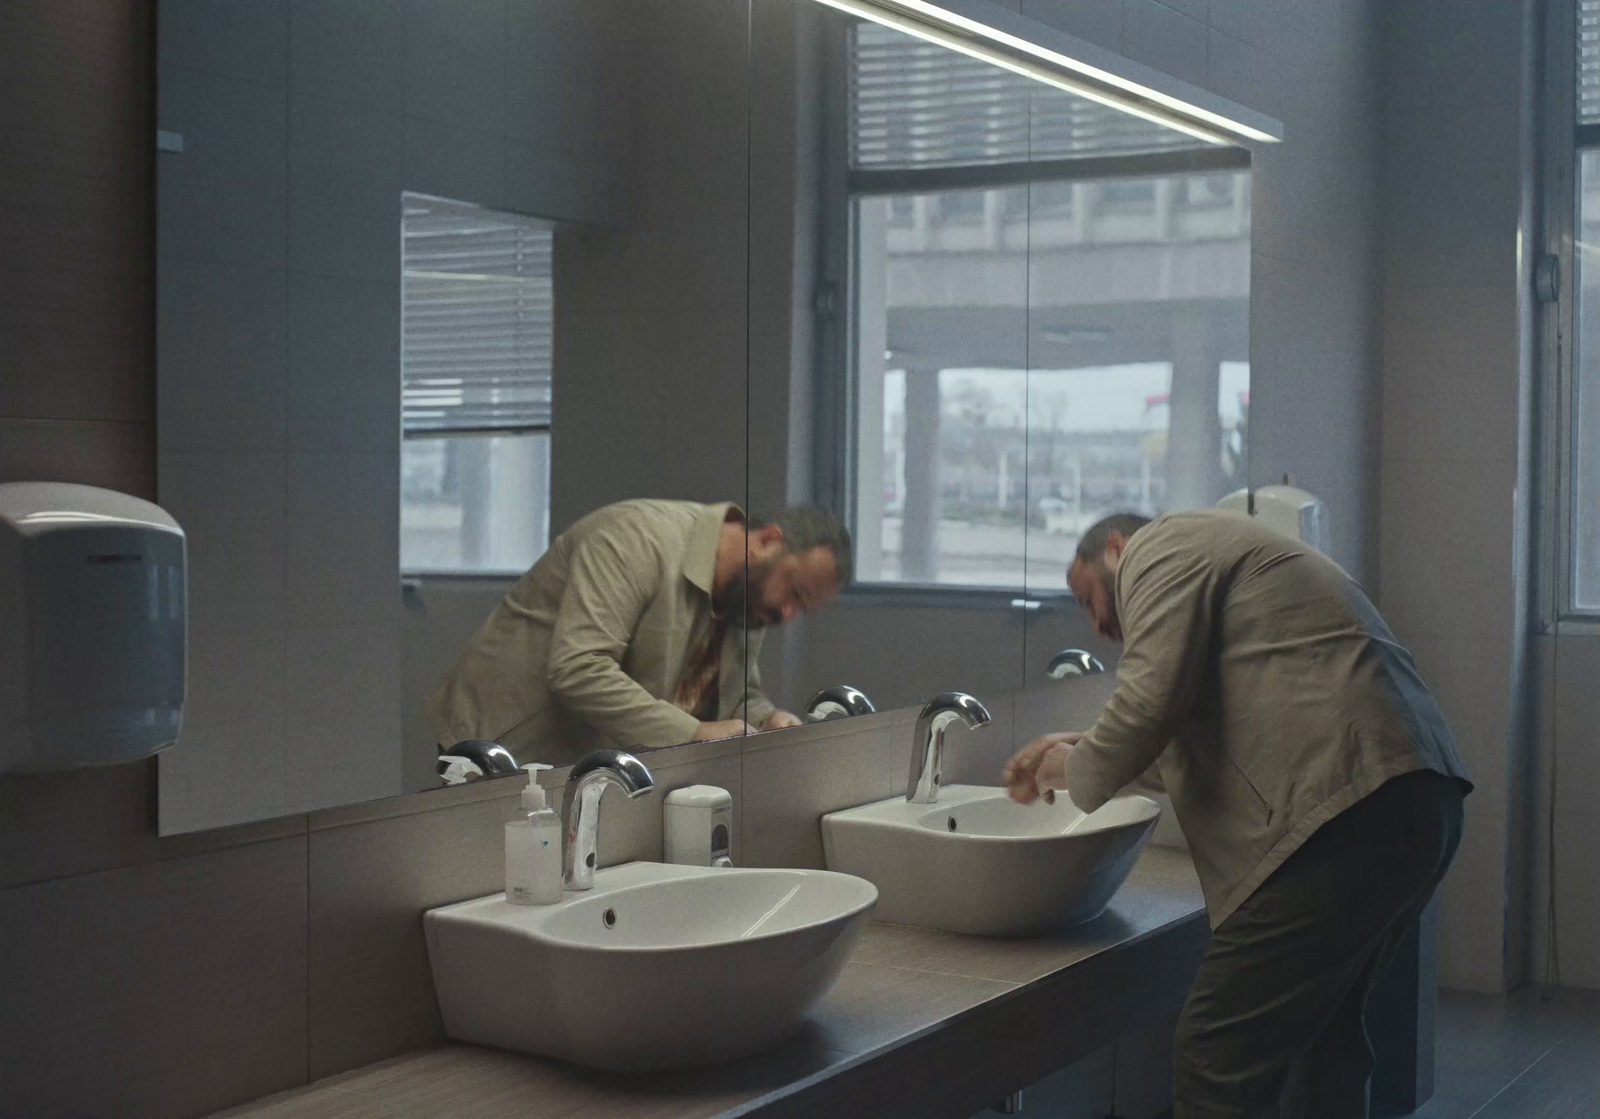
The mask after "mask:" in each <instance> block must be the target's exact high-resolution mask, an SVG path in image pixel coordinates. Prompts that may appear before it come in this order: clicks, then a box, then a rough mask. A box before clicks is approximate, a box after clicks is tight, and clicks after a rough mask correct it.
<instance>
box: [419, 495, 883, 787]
mask: <svg viewBox="0 0 1600 1119" xmlns="http://www.w3.org/2000/svg"><path fill="white" fill-rule="evenodd" d="M850 559H851V551H850V535H849V533H848V532H847V531H846V530H845V528H844V526H843V525H841V524H840V523H839V521H838V519H837V518H836V517H834V516H833V514H831V513H829V512H827V511H826V510H823V509H819V508H817V507H815V506H795V507H791V508H788V509H785V510H783V511H782V512H780V513H779V514H777V515H776V516H775V517H773V518H772V519H771V520H768V521H760V520H755V519H750V520H749V521H748V523H747V520H746V517H745V514H744V513H743V511H742V510H740V509H739V508H738V506H736V505H734V504H732V503H729V502H723V503H721V504H717V505H702V504H699V503H696V502H688V501H645V500H640V501H623V502H619V503H617V504H615V505H608V506H606V507H605V508H603V509H599V510H597V511H595V512H593V513H590V514H589V515H588V516H586V517H584V518H583V519H582V520H580V521H579V522H578V523H577V524H575V525H573V526H572V527H571V528H569V529H568V530H567V531H566V532H564V533H562V534H561V535H560V536H559V537H558V538H557V539H556V540H555V541H554V542H553V543H552V544H551V546H550V549H549V551H547V552H546V553H545V554H544V555H543V556H542V557H541V558H540V559H539V562H538V563H536V564H534V565H533V567H532V568H531V569H530V570H529V571H528V572H527V574H525V575H523V576H522V578H520V579H518V580H517V582H516V585H515V586H513V587H512V588H511V590H510V591H509V592H508V593H507V594H506V596H505V597H504V598H503V599H501V601H500V603H499V605H498V606H496V607H495V608H494V611H493V613H491V614H490V615H489V618H488V620H487V621H485V622H484V623H483V625H482V626H480V627H479V628H478V631H477V632H476V633H475V634H473V635H472V637H471V638H470V639H469V640H468V641H467V643H466V645H465V647H464V648H463V649H462V652H461V657H460V659H459V660H458V661H457V663H456V665H455V667H454V668H453V669H451V670H450V672H449V673H447V674H446V676H445V678H444V681H443V683H441V684H440V685H439V688H438V690H437V691H436V692H435V693H434V695H433V698H432V700H431V701H430V703H429V715H430V717H431V719H432V722H433V726H434V730H435V733H436V734H437V735H438V740H439V745H440V747H441V748H442V749H448V748H449V747H450V746H452V745H454V744H455V743H457V742H459V741H461V740H463V739H468V738H487V739H490V740H492V741H495V742H498V743H500V744H501V745H503V746H505V747H506V748H507V749H508V750H510V751H511V752H512V753H513V754H515V755H516V757H517V759H518V761H520V762H524V763H526V762H529V761H546V762H551V763H553V764H556V765H564V764H566V763H568V762H571V761H575V760H576V759H577V758H578V757H580V756H581V755H582V754H583V753H585V752H587V751H588V750H590V749H593V748H595V747H596V746H601V745H607V744H610V745H616V746H621V747H624V748H631V747H641V746H642V747H646V748H649V747H658V746H672V745H677V744H679V743H683V742H698V741H703V740H706V739H712V738H723V737H727V736H730V735H736V734H743V733H747V732H751V731H756V730H776V729H778V728H780V727H789V726H797V725H799V722H800V720H799V719H798V718H797V717H796V716H794V715H793V714H791V713H790V712H788V711H784V710H781V709H779V708H778V707H776V706H775V705H774V704H773V703H772V701H771V700H769V699H768V698H767V697H766V695H764V694H763V693H762V690H761V677H760V672H759V670H758V668H757V666H756V656H757V654H758V653H759V651H760V646H761V639H762V634H763V631H764V630H765V629H767V628H768V627H770V626H775V625H779V624H781V623H783V622H787V621H790V620H791V619H793V618H795V617H797V616H798V615H800V614H803V613H806V612H808V611H811V610H817V609H820V608H821V607H823V606H825V605H827V603H828V602H829V601H830V600H831V599H832V598H833V596H834V595H835V594H836V593H837V592H838V590H839V588H840V587H841V586H843V585H845V584H846V583H847V582H848V581H849V577H850Z"/></svg>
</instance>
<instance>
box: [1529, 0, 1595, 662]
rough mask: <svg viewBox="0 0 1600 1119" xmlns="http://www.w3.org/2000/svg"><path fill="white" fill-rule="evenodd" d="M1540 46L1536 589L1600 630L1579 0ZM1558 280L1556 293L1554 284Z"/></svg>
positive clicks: (1555, 13) (1541, 609) (1555, 8)
mask: <svg viewBox="0 0 1600 1119" xmlns="http://www.w3.org/2000/svg"><path fill="white" fill-rule="evenodd" d="M1544 7H1545V11H1544V16H1545V18H1544V24H1543V34H1542V36H1541V40H1540V44H1539V46H1540V53H1541V54H1542V55H1543V57H1542V59H1541V60H1540V61H1542V62H1543V63H1544V66H1543V70H1544V74H1545V78H1544V88H1543V90H1542V91H1541V93H1542V101H1543V113H1542V117H1543V121H1542V125H1541V127H1540V129H1539V147H1540V149H1541V151H1540V152H1539V154H1538V156H1537V158H1536V164H1537V168H1536V169H1537V173H1538V174H1539V175H1540V176H1542V178H1543V182H1542V184H1541V186H1540V189H1539V190H1538V191H1537V197H1538V199H1539V205H1540V207H1541V209H1542V211H1543V212H1542V213H1541V214H1539V215H1538V226H1537V228H1539V229H1540V238H1541V254H1540V256H1539V258H1538V259H1536V260H1535V261H1534V262H1533V265H1532V267H1533V276H1532V277H1531V282H1532V284H1533V288H1534V293H1533V294H1534V298H1535V299H1537V300H1538V304H1537V315H1538V318H1537V337H1536V343H1535V344H1536V352H1537V355H1538V366H1537V369H1536V377H1535V391H1536V393H1537V402H1536V406H1535V412H1534V416H1533V425H1534V434H1535V446H1534V453H1535V465H1534V470H1535V479H1536V484H1537V491H1536V498H1535V500H1536V507H1535V511H1534V526H1533V527H1534V540H1535V548H1534V552H1533V570H1534V596H1535V604H1536V609H1537V623H1538V627H1539V629H1540V631H1541V632H1546V633H1548V632H1551V631H1552V630H1553V629H1555V628H1556V627H1557V626H1561V627H1564V628H1567V629H1569V630H1570V628H1571V627H1572V626H1574V625H1576V626H1578V627H1581V628H1583V629H1585V630H1589V629H1592V630H1593V631H1594V632H1595V633H1600V607H1591V608H1587V609H1585V608H1581V607H1579V606H1578V603H1577V586H1576V584H1577V578H1576V574H1577V573H1576V565H1577V551H1576V532H1575V522H1576V519H1577V506H1576V499H1577V495H1576V492H1575V490H1576V472H1577V461H1576V457H1575V456H1576V449H1577V435H1578V422H1579V416H1578V413H1577V408H1576V402H1577V396H1578V392H1579V388H1580V386H1579V384H1578V377H1579V369H1578V362H1577V360H1576V359H1577V352H1576V351H1577V338H1578V329H1577V328H1578V318H1579V313H1580V308H1579V302H1580V299H1579V295H1580V293H1579V288H1578V284H1577V278H1578V268H1577V258H1576V242H1577V224H1578V205H1579V201H1580V199H1579V192H1578V174H1579V170H1580V163H1581V158H1582V155H1583V153H1584V152H1585V151H1597V152H1600V123H1596V124H1587V125H1586V124H1581V123H1579V120H1578V104H1577V92H1578V91H1577V74H1578V0H1555V2H1553V3H1549V4H1546V5H1545V6H1544ZM1552 284H1553V285H1554V291H1552V290H1551V285H1552Z"/></svg>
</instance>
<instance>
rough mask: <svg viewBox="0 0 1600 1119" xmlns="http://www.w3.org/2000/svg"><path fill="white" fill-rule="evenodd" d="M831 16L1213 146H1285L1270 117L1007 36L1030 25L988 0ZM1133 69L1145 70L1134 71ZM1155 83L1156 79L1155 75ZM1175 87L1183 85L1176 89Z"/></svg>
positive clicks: (902, 3)
mask: <svg viewBox="0 0 1600 1119" xmlns="http://www.w3.org/2000/svg"><path fill="white" fill-rule="evenodd" d="M817 2H818V3H821V4H826V5H827V6H828V7H830V8H837V9H839V10H840V11H842V12H848V13H849V14H850V15H853V16H857V17H859V18H861V19H868V20H872V21H873V22H874V23H881V24H883V25H884V26H885V27H892V28H894V29H895V30H896V31H902V32H904V33H905V34H907V35H915V36H916V37H917V38H919V39H926V40H927V41H928V42H931V43H938V44H939V45H940V46H942V47H948V48H949V49H951V50H954V51H960V52H961V53H962V54H965V55H970V56H971V57H973V58H977V59H981V60H982V61H984V62H988V63H990V64H992V65H995V66H999V67H1002V68H1004V69H1006V70H1010V71H1012V72H1013V73H1017V74H1021V75H1023V76H1024V77H1027V78H1032V79H1034V80H1035V81H1040V82H1044V83H1045V84H1046V85H1051V86H1055V87H1056V88H1057V89H1063V90H1066V91H1067V92H1068V93H1072V94H1076V95H1077V96H1079V97H1085V98H1088V99H1089V100H1090V101H1097V102H1099V103H1100V104H1102V105H1109V106H1110V107H1112V108H1114V109H1120V110H1122V111H1123V112H1125V113H1132V114H1133V115H1134V116H1136V117H1142V118H1143V119H1145V120H1148V121H1152V122H1154V123H1156V124H1161V125H1165V126H1166V127H1168V128H1174V129H1177V130H1178V131H1179V132H1182V133H1184V134H1186V135H1189V136H1193V137H1194V138H1195V139H1197V140H1203V141H1205V142H1206V143H1208V144H1229V145H1238V144H1240V143H1242V142H1244V141H1246V140H1253V141H1256V142H1258V143H1277V142H1278V141H1280V140H1282V139H1283V126H1282V125H1281V124H1279V123H1278V122H1277V121H1275V120H1272V119H1271V118H1270V117H1265V116H1262V115H1261V114H1259V113H1255V112H1252V111H1251V110H1249V109H1244V108H1242V107H1241V106H1236V105H1232V104H1231V103H1229V102H1225V101H1223V100H1222V99H1221V98H1218V97H1214V96H1212V95H1210V94H1206V93H1205V92H1204V91H1203V90H1198V89H1197V90H1195V91H1194V92H1195V93H1196V94H1200V95H1202V97H1203V99H1204V100H1206V101H1209V102H1212V103H1213V104H1214V105H1215V106H1216V107H1215V108H1208V107H1206V106H1205V105H1202V104H1198V103H1197V102H1198V101H1199V100H1200V99H1201V98H1198V97H1197V98H1194V99H1186V98H1185V97H1181V96H1177V95H1175V94H1172V93H1168V92H1166V91H1164V90H1161V89H1157V88H1156V87H1155V86H1154V85H1152V84H1149V83H1148V82H1145V81H1139V80H1136V79H1134V78H1132V77H1129V76H1127V75H1125V74H1119V73H1116V72H1114V71H1113V70H1110V69H1107V68H1106V66H1104V65H1095V64H1093V63H1091V62H1088V61H1085V59H1084V58H1077V57H1074V56H1073V55H1070V54H1064V53H1062V52H1061V51H1059V50H1052V49H1051V48H1050V47H1048V46H1044V45H1042V44H1041V43H1040V42H1035V41H1034V40H1033V39H1030V38H1025V37H1023V36H1022V35H1019V34H1014V33H1013V32H1011V31H1007V30H1005V26H1004V25H1005V24H1011V25H1012V26H1014V27H1020V26H1021V25H1022V24H1023V23H1027V24H1032V23H1033V21H1031V20H1027V19H1026V17H1022V16H1018V15H1017V14H1016V13H1015V12H1012V11H1010V10H1009V9H1006V8H1001V7H999V6H998V5H995V4H991V3H987V2H985V0H946V2H945V3H943V4H932V3H928V2H927V0H817ZM1035 26H1037V27H1038V29H1039V31H1040V32H1042V34H1040V35H1038V38H1039V39H1043V40H1047V41H1048V40H1050V39H1055V40H1058V41H1060V42H1063V43H1066V42H1073V43H1076V42H1078V41H1077V40H1073V39H1071V38H1070V37H1069V36H1066V35H1063V34H1060V33H1057V32H1054V31H1051V30H1050V29H1047V28H1045V27H1043V25H1035ZM1081 46H1082V47H1083V48H1084V49H1083V50H1081V51H1080V52H1079V53H1081V54H1084V55H1086V56H1089V57H1093V56H1094V55H1096V54H1105V53H1107V52H1104V51H1102V50H1101V49H1099V48H1096V47H1093V46H1092V45H1091V44H1086V43H1085V44H1081ZM1126 68H1127V69H1144V67H1141V66H1138V65H1137V64H1128V65H1127V67H1126ZM1151 73H1152V75H1153V74H1154V72H1153V71H1151ZM1170 84H1173V85H1182V84H1183V83H1181V82H1177V81H1175V80H1174V81H1173V82H1171V83H1170Z"/></svg>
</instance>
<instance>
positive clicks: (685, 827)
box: [662, 785, 733, 866]
mask: <svg viewBox="0 0 1600 1119" xmlns="http://www.w3.org/2000/svg"><path fill="white" fill-rule="evenodd" d="M662 817H663V822H664V824H665V826H666V827H665V831H666V834H665V836H664V840H665V842H664V843H663V847H664V848H665V849H666V856H667V862H669V863H683V864H685V865H688V866H732V865H733V859H732V858H731V854H732V851H731V848H732V846H733V844H732V840H733V797H732V796H731V795H729V793H728V790H727V789H719V788H717V787H716V786H715V785H687V786H685V787H684V788H681V789H673V790H672V792H670V793H668V794H667V803H666V807H665V808H664V809H663V811H662Z"/></svg>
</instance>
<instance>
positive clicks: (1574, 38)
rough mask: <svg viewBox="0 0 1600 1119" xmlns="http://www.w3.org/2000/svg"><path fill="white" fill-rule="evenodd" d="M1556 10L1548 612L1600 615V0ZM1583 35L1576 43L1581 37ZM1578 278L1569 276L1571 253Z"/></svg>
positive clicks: (1552, 12)
mask: <svg viewBox="0 0 1600 1119" xmlns="http://www.w3.org/2000/svg"><path fill="white" fill-rule="evenodd" d="M1546 11H1547V13H1548V16H1549V21H1550V22H1549V33H1550V38H1549V43H1550V46H1551V54H1550V57H1551V58H1552V59H1555V60H1557V62H1556V64H1552V65H1551V66H1549V67H1548V68H1547V74H1548V80H1549V94H1550V101H1549V106H1550V111H1549V113H1548V121H1549V123H1548V130H1547V133H1546V137H1547V144H1548V151H1547V155H1548V158H1549V163H1548V166H1549V168H1550V169H1551V172H1552V173H1551V175H1550V179H1549V182H1548V191H1547V198H1548V199H1549V203H1548V206H1547V210H1546V214H1547V220H1548V222H1549V226H1550V237H1549V240H1548V241H1547V246H1548V252H1549V254H1550V255H1548V256H1547V257H1545V258H1544V259H1543V260H1542V261H1541V268H1542V269H1543V271H1542V273H1541V276H1540V279H1541V290H1542V292H1543V294H1544V296H1545V297H1546V298H1547V299H1548V298H1551V297H1555V301H1554V304H1553V307H1552V308H1551V312H1550V315H1549V317H1548V318H1547V320H1546V325H1547V333H1546V342H1547V346H1546V351H1545V358H1546V365H1545V371H1544V372H1545V377H1544V382H1545V385H1546V386H1547V390H1548V391H1547V392H1546V393H1545V394H1544V404H1545V411H1544V420H1545V425H1546V426H1545V429H1544V432H1545V438H1544V447H1545V450H1546V451H1547V454H1545V456H1544V460H1545V463H1546V471H1547V473H1546V481H1547V484H1548V490H1547V493H1548V495H1549V497H1550V498H1551V499H1552V500H1551V502H1550V504H1549V505H1548V506H1547V507H1548V508H1549V509H1550V510H1551V512H1552V515H1551V516H1550V517H1549V518H1548V519H1547V523H1546V525H1545V528H1546V535H1545V539H1546V540H1547V541H1548V542H1549V544H1550V546H1551V549H1552V555H1553V557H1556V558H1558V559H1559V562H1557V563H1551V564H1550V565H1548V566H1547V567H1545V568H1544V571H1545V572H1546V577H1547V578H1548V580H1549V582H1548V584H1547V591H1546V594H1545V601H1546V603H1547V614H1550V615H1553V616H1556V617H1559V616H1562V615H1567V616H1571V615H1586V616H1588V617H1591V618H1593V617H1596V616H1600V0H1567V2H1566V3H1564V4H1553V5H1551V6H1550V7H1549V8H1547V9H1546ZM1574 42H1575V43H1576V49H1573V44H1574ZM1563 261H1564V262H1566V263H1567V265H1568V266H1569V267H1568V269H1567V270H1566V275H1567V276H1569V277H1570V280H1569V282H1567V283H1565V284H1563V283H1560V282H1559V281H1560V278H1561V276H1562V272H1563V270H1562V269H1561V268H1560V265H1561V263H1562V262H1563Z"/></svg>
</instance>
